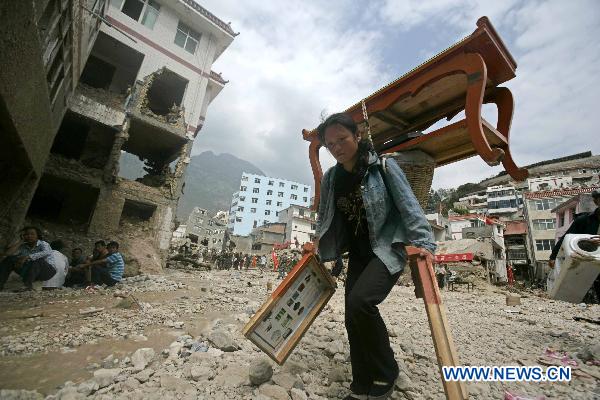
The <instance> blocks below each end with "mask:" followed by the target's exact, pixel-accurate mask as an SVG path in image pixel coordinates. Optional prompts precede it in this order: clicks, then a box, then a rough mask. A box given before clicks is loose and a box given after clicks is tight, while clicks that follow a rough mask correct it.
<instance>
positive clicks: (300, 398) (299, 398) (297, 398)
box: [290, 388, 308, 400]
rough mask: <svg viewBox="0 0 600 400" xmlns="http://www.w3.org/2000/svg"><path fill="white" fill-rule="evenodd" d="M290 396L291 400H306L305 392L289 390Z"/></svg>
mask: <svg viewBox="0 0 600 400" xmlns="http://www.w3.org/2000/svg"><path fill="white" fill-rule="evenodd" d="M290 396H291V397H292V400H308V396H307V395H306V392H305V391H304V390H300V389H297V388H292V390H290Z"/></svg>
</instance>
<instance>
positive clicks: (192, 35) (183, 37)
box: [175, 21, 200, 54]
mask: <svg viewBox="0 0 600 400" xmlns="http://www.w3.org/2000/svg"><path fill="white" fill-rule="evenodd" d="M199 41H200V34H199V33H198V32H196V31H194V30H193V29H191V28H190V27H189V26H187V25H185V24H182V23H181V21H180V22H179V25H177V33H176V34H175V44H176V45H177V46H179V47H181V48H183V49H185V50H186V51H187V52H188V53H191V54H194V53H195V52H196V47H197V46H198V42H199Z"/></svg>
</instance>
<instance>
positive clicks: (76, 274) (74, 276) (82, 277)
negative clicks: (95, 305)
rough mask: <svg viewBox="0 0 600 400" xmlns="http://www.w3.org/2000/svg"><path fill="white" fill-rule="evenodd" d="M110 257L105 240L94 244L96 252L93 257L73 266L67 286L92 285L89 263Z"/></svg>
mask: <svg viewBox="0 0 600 400" xmlns="http://www.w3.org/2000/svg"><path fill="white" fill-rule="evenodd" d="M107 255H108V249H107V248H106V242H105V241H104V240H98V241H96V243H94V251H93V253H92V257H89V258H88V259H86V260H84V261H83V262H82V263H79V264H77V265H76V266H73V268H71V269H70V270H69V274H68V276H67V280H66V282H65V286H75V285H83V286H88V285H91V284H92V282H91V274H90V273H89V268H90V266H89V261H96V260H100V259H104V258H106V256H107Z"/></svg>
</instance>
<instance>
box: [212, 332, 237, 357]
mask: <svg viewBox="0 0 600 400" xmlns="http://www.w3.org/2000/svg"><path fill="white" fill-rule="evenodd" d="M208 340H209V341H210V342H211V343H212V344H213V345H214V346H215V347H216V348H218V349H219V350H222V351H225V352H232V351H236V350H237V349H238V346H237V345H236V344H235V342H234V341H233V339H232V338H231V336H229V335H228V334H227V333H225V332H224V331H221V330H216V331H213V332H211V334H210V335H209V336H208Z"/></svg>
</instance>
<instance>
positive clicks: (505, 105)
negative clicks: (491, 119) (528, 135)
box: [484, 87, 529, 181]
mask: <svg viewBox="0 0 600 400" xmlns="http://www.w3.org/2000/svg"><path fill="white" fill-rule="evenodd" d="M484 102H485V103H494V104H496V107H497V108H498V123H497V125H496V130H497V131H498V132H500V133H501V134H502V135H503V136H504V137H505V138H506V143H507V146H506V148H504V153H505V155H504V159H503V160H502V164H503V165H504V169H506V172H508V174H509V175H510V176H511V177H512V178H513V179H515V180H517V181H522V180H525V179H526V178H527V177H528V176H529V172H528V171H527V170H526V169H525V168H519V167H517V165H516V164H515V162H514V161H513V159H512V155H511V154H510V139H509V137H510V125H511V122H512V116H513V110H514V100H513V96H512V93H511V92H510V90H509V89H508V88H505V87H498V88H495V89H494V91H493V92H492V93H490V94H489V95H488V96H487V97H486V98H485V100H484Z"/></svg>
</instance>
